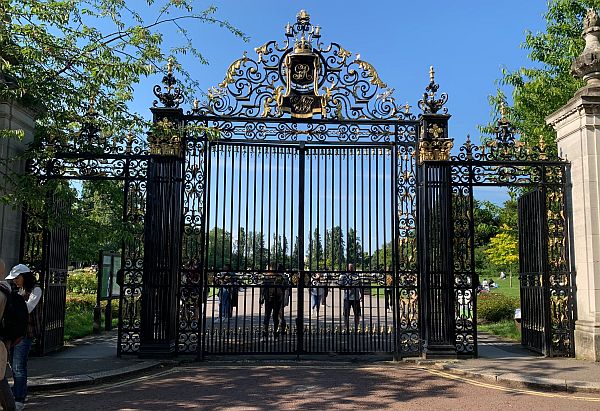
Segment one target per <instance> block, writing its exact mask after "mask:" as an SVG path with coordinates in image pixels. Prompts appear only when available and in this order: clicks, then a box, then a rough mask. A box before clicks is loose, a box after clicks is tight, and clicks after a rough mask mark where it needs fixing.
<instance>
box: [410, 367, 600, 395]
mask: <svg viewBox="0 0 600 411" xmlns="http://www.w3.org/2000/svg"><path fill="white" fill-rule="evenodd" d="M420 369H422V370H425V371H427V372H428V373H430V374H433V375H436V376H438V377H441V378H446V379H450V380H457V381H462V382H464V383H467V384H470V385H474V386H476V387H482V388H490V389H492V390H496V391H504V392H509V393H515V394H526V395H533V396H537V397H547V398H563V399H569V400H578V401H590V402H600V398H596V397H581V396H577V395H569V394H558V393H549V392H542V391H534V390H527V389H522V388H510V387H503V386H501V385H494V384H488V383H485V382H480V381H474V380H472V379H470V378H466V377H461V376H459V375H455V374H450V373H447V372H444V371H439V370H432V369H430V368H426V367H420Z"/></svg>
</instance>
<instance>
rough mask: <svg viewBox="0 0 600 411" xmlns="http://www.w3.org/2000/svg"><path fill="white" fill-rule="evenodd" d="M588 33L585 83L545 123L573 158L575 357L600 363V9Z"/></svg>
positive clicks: (581, 73)
mask: <svg viewBox="0 0 600 411" xmlns="http://www.w3.org/2000/svg"><path fill="white" fill-rule="evenodd" d="M583 37H584V39H585V42H586V45H585V49H584V50H583V52H582V53H581V55H580V56H579V57H578V58H577V59H576V60H575V61H574V62H573V65H572V66H571V71H572V73H573V74H574V75H575V76H577V77H579V78H582V79H583V80H584V81H585V85H584V86H583V87H582V88H581V89H579V90H578V91H577V92H576V93H575V95H574V96H573V98H572V99H571V100H569V101H568V102H567V104H565V105H564V106H563V107H561V108H560V109H558V110H557V111H555V112H554V113H552V114H551V115H549V116H548V117H547V118H546V121H547V123H548V124H550V125H551V126H552V127H554V129H555V130H556V141H557V143H558V150H559V152H560V153H561V154H562V157H563V158H565V159H567V160H569V161H570V162H571V183H572V187H571V191H570V200H569V201H568V204H569V205H568V209H569V211H570V214H571V215H572V227H571V229H572V234H573V235H572V238H573V243H572V256H573V260H574V265H575V271H576V278H577V291H576V295H577V307H576V312H577V319H576V322H575V355H576V356H577V357H579V358H584V359H589V360H594V361H600V41H599V38H600V18H599V17H598V14H597V13H596V12H595V11H589V12H588V15H587V16H586V18H585V25H584V31H583Z"/></svg>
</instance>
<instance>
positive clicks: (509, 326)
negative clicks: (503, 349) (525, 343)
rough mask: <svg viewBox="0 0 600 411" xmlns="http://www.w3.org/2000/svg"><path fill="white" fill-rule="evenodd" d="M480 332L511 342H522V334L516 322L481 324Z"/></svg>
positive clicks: (478, 327)
mask: <svg viewBox="0 0 600 411" xmlns="http://www.w3.org/2000/svg"><path fill="white" fill-rule="evenodd" d="M477 329H478V330H479V331H483V332H487V333H490V334H494V335H498V336H501V337H504V338H508V339H509V340H515V341H521V332H520V331H519V330H518V329H517V326H516V325H515V322H514V320H503V321H500V322H497V323H489V324H479V325H478V326H477Z"/></svg>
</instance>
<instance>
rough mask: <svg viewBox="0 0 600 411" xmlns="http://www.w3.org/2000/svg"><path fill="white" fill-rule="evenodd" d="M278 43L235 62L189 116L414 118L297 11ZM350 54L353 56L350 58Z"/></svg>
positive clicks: (372, 72)
mask: <svg viewBox="0 0 600 411" xmlns="http://www.w3.org/2000/svg"><path fill="white" fill-rule="evenodd" d="M285 35H286V39H285V40H284V42H283V43H282V44H279V43H278V42H276V41H269V42H267V43H265V44H264V45H262V46H260V47H257V48H256V49H255V51H256V54H257V57H256V58H251V57H250V56H248V55H247V53H244V55H243V56H242V57H241V58H239V59H237V60H235V61H234V62H233V63H232V64H231V65H230V66H229V69H228V70H227V74H226V75H225V78H224V79H223V81H222V82H221V83H220V84H219V85H218V87H213V88H211V89H210V90H209V92H208V99H207V100H206V101H205V102H204V103H202V104H200V105H198V107H196V108H194V109H193V110H192V113H193V114H201V115H215V116H244V117H267V118H277V117H282V116H283V115H284V113H286V112H287V113H290V114H291V116H292V117H299V118H310V117H312V116H313V115H314V114H316V113H319V114H321V115H322V117H323V118H325V117H327V118H332V119H397V120H414V118H415V117H414V115H413V114H411V113H410V111H409V108H410V107H409V106H408V105H406V106H404V107H400V106H398V105H397V104H396V101H395V99H394V97H393V96H392V95H393V92H394V90H393V89H391V88H388V86H387V85H386V84H385V83H384V82H383V81H382V80H381V78H380V77H379V74H378V73H377V70H376V69H375V67H374V66H373V65H372V64H370V63H369V62H367V61H365V60H362V59H361V57H360V54H356V55H354V54H353V53H351V52H350V51H348V50H346V49H345V48H344V47H342V46H341V45H339V44H337V43H331V44H329V45H325V44H323V43H322V42H321V28H320V27H319V26H314V25H313V24H312V23H311V22H310V16H309V15H308V13H306V12H305V11H301V12H300V13H299V14H298V16H297V20H296V23H295V24H293V25H289V24H288V25H287V27H286V32H285ZM353 57H354V58H353Z"/></svg>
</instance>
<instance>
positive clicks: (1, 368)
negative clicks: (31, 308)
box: [0, 259, 16, 411]
mask: <svg viewBox="0 0 600 411" xmlns="http://www.w3.org/2000/svg"><path fill="white" fill-rule="evenodd" d="M5 277H6V264H5V263H4V260H2V259H0V287H4V289H5V290H6V291H7V292H10V284H8V282H7V281H6V280H5ZM5 307H6V295H5V293H4V292H0V318H2V319H3V317H4V309H5ZM0 337H1V338H2V342H0V407H2V409H3V410H6V411H14V410H15V409H16V406H15V397H14V396H13V393H12V390H11V389H10V385H9V384H8V379H7V378H6V366H7V364H8V349H9V348H10V347H7V346H6V344H8V345H10V342H9V341H5V336H0Z"/></svg>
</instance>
